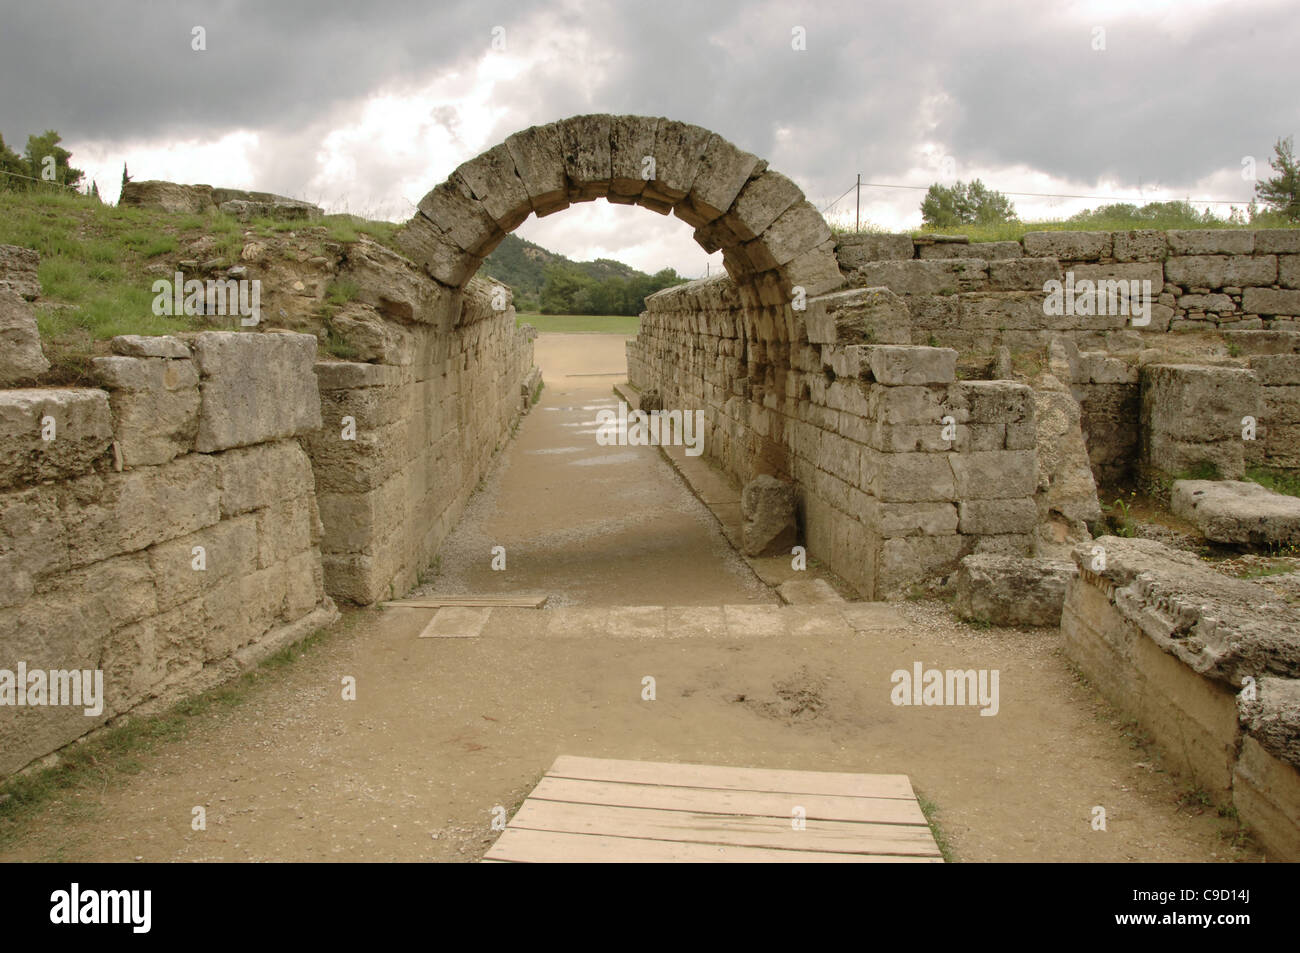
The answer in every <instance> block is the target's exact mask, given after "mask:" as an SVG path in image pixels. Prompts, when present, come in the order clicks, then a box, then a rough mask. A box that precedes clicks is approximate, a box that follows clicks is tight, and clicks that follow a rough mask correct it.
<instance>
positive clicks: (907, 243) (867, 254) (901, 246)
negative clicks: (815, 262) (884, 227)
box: [835, 233, 915, 271]
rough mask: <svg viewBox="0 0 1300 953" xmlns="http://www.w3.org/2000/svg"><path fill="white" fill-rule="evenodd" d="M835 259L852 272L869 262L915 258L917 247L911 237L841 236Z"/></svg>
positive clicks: (836, 247) (837, 240)
mask: <svg viewBox="0 0 1300 953" xmlns="http://www.w3.org/2000/svg"><path fill="white" fill-rule="evenodd" d="M835 257H836V258H837V259H838V260H839V263H840V267H841V268H843V269H844V270H845V271H851V270H852V269H854V268H859V267H861V266H862V265H865V264H866V263H867V262H869V261H886V260H898V259H907V258H914V257H915V247H914V246H913V244H912V236H911V235H877V234H872V233H865V234H856V235H840V236H837V238H836V245H835Z"/></svg>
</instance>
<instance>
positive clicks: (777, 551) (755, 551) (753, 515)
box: [740, 475, 799, 556]
mask: <svg viewBox="0 0 1300 953" xmlns="http://www.w3.org/2000/svg"><path fill="white" fill-rule="evenodd" d="M740 509H741V515H742V516H743V518H744V529H743V533H744V550H745V554H746V555H749V556H776V555H782V554H788V553H789V552H790V548H791V547H792V546H794V545H795V543H797V542H798V540H799V528H798V524H797V522H796V520H795V498H794V487H793V486H791V485H790V484H789V483H785V482H783V481H781V480H778V479H776V478H775V477H772V476H767V475H764V476H759V477H756V478H755V479H753V480H751V481H750V482H749V483H747V484H745V488H744V490H743V491H742V493H741V497H740Z"/></svg>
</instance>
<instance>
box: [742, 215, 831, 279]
mask: <svg viewBox="0 0 1300 953" xmlns="http://www.w3.org/2000/svg"><path fill="white" fill-rule="evenodd" d="M830 238H831V229H830V226H829V225H827V224H826V220H825V219H823V218H822V216H821V213H820V212H818V211H817V208H816V207H815V206H814V205H813V204H812V203H811V202H806V201H805V202H796V203H795V204H794V205H791V206H790V207H789V208H788V209H786V210H785V211H784V212H782V213H781V214H780V215H778V216H777V218H776V221H774V222H773V223H772V224H771V225H769V226H768V227H767V228H766V229H764V231H763V234H762V235H760V236H759V237H758V238H757V239H755V240H754V241H752V242H749V243H747V244H746V245H745V251H746V252H747V253H748V255H749V259H750V261H752V262H753V263H754V265H755V266H756V268H757V269H758V270H760V271H765V270H767V269H769V268H779V267H780V266H782V265H784V264H786V263H788V262H790V261H793V260H794V259H795V258H797V257H798V256H799V255H801V254H803V253H804V252H806V251H807V250H808V249H810V248H815V247H816V246H818V245H821V244H823V243H824V242H827V241H829V240H830Z"/></svg>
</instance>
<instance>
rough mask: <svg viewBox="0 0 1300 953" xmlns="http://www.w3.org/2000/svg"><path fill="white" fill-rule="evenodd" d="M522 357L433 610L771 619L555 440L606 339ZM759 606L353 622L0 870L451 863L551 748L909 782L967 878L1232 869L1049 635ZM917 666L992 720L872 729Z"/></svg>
mask: <svg viewBox="0 0 1300 953" xmlns="http://www.w3.org/2000/svg"><path fill="white" fill-rule="evenodd" d="M538 344H539V347H538V359H539V363H541V364H542V365H543V367H544V370H545V373H546V377H547V381H548V385H547V389H546V391H545V398H544V400H543V402H542V404H540V405H539V407H538V408H536V409H535V410H534V412H533V413H532V414H531V415H530V416H529V417H528V418H527V419H526V420H525V422H524V424H523V426H522V428H521V430H520V433H519V435H518V439H517V440H516V441H514V442H512V444H511V445H510V447H509V449H508V451H507V453H506V454H505V455H504V458H503V460H502V462H501V464H500V465H499V467H498V469H497V470H496V471H495V472H494V474H493V475H492V476H491V477H490V478H489V480H488V481H487V483H486V486H485V487H484V490H483V492H482V493H480V494H478V496H476V498H475V501H474V503H473V504H472V506H471V509H470V511H469V512H468V513H467V516H466V518H465V520H463V521H462V524H461V526H460V527H459V528H458V529H457V530H456V532H455V534H454V535H453V537H452V538H451V539H450V540H449V541H448V545H447V547H446V549H445V550H444V557H443V567H442V568H443V576H442V577H441V578H440V579H439V580H437V582H436V587H437V588H452V587H456V588H461V589H465V590H469V589H473V590H475V591H489V590H494V591H504V590H508V589H533V588H536V589H542V590H545V591H550V592H554V593H555V594H556V604H557V605H572V606H584V605H585V606H617V605H641V604H655V605H669V606H697V607H700V608H690V609H682V610H676V611H680V612H681V613H685V614H686V615H683V616H682V618H683V619H694V618H696V616H698V618H699V619H705V618H707V616H708V613H710V612H715V611H716V610H715V609H710V608H705V607H706V606H709V605H710V604H712V605H715V606H716V605H717V604H721V603H732V604H744V603H752V604H761V603H768V604H770V603H772V602H773V601H774V600H773V599H772V597H771V595H770V593H769V592H768V591H767V590H766V589H764V588H762V587H760V586H758V585H757V584H756V582H755V581H754V579H753V577H752V575H751V574H750V573H749V571H748V569H747V567H746V566H745V564H744V563H743V561H741V560H739V559H738V558H737V557H736V556H735V554H734V553H732V552H731V551H730V550H729V549H726V548H725V543H722V544H721V545H722V547H723V548H719V541H720V535H719V534H718V532H717V530H716V528H715V527H713V526H712V524H711V523H710V521H709V518H707V513H705V512H703V507H702V506H701V505H700V504H698V503H696V502H695V501H694V498H693V497H692V496H690V494H689V492H688V491H686V490H685V489H684V487H682V486H681V485H680V483H678V482H676V481H677V478H676V476H675V475H673V474H672V472H671V471H670V470H669V468H668V467H667V465H666V464H664V463H663V462H662V461H660V460H659V459H658V458H657V457H656V456H655V455H654V451H652V450H645V451H644V454H642V455H639V456H638V457H637V458H636V459H633V458H632V457H623V456H620V455H621V454H623V453H626V452H627V451H626V449H622V448H596V447H595V446H594V437H593V436H592V435H591V434H586V433H578V431H581V430H584V429H589V428H587V427H586V426H585V421H588V420H591V419H592V416H591V415H592V414H593V413H594V411H592V410H591V409H590V408H591V407H592V406H593V405H594V404H595V403H596V402H598V401H607V400H609V397H608V393H609V383H610V380H609V379H602V378H583V377H572V378H570V377H565V376H564V375H565V374H570V373H574V374H576V373H586V372H588V371H604V370H614V369H621V368H622V366H623V365H622V359H621V354H622V350H621V348H622V338H608V339H601V338H595V337H594V336H587V335H573V336H556V337H555V338H549V337H543V338H542V339H540V340H539V342H538ZM583 367H586V368H587V369H588V371H584V370H582V368H583ZM566 407H576V408H582V409H580V410H564V409H560V408H566ZM547 408H555V409H549V410H548V409H547ZM572 424H577V426H570V425H572ZM563 448H570V449H563ZM561 450H563V452H560V451H561ZM547 451H555V452H547ZM582 459H593V460H604V461H605V462H602V463H594V464H590V465H586V466H582V465H578V464H577V463H576V461H578V460H582ZM568 461H572V462H568ZM629 491H630V492H629ZM629 513H631V514H632V516H629V515H628V514H629ZM633 517H635V518H633ZM492 545H504V546H505V547H506V549H507V567H508V568H507V571H506V572H504V573H501V572H494V571H492V570H491V568H490V547H491V546H492ZM561 611H573V610H561ZM782 611H783V612H791V613H797V612H800V611H802V612H805V613H806V617H805V618H803V623H801V627H802V630H803V633H802V634H800V635H786V636H779V637H777V636H770V635H764V634H763V633H762V632H761V631H759V630H757V629H756V630H755V631H754V632H752V633H746V634H742V635H736V634H734V633H731V634H728V633H726V632H717V633H714V634H692V635H690V636H684V637H678V638H674V637H671V636H668V635H665V636H661V637H657V638H651V637H645V636H643V635H638V630H636V629H635V628H629V627H626V626H624V627H617V626H616V627H613V628H612V629H606V630H602V631H600V632H599V634H596V633H593V632H592V631H591V630H589V629H578V628H573V629H567V630H566V629H565V628H564V627H563V626H558V627H557V626H551V625H549V619H553V618H559V615H558V614H557V613H556V612H550V611H548V610H525V609H512V610H501V609H494V610H492V613H491V615H490V617H489V620H488V623H487V625H486V627H485V628H484V630H483V633H482V635H481V636H480V637H479V638H476V639H426V640H421V639H418V638H417V637H416V636H417V634H418V632H419V631H420V629H421V627H422V626H423V623H424V621H425V618H424V617H422V616H420V614H419V613H413V612H396V613H394V612H388V613H384V612H383V611H381V610H377V609H372V610H361V611H356V612H352V613H349V614H348V616H347V618H346V619H345V622H344V623H343V624H342V625H341V626H340V627H339V628H338V629H337V630H336V631H335V632H333V633H331V634H330V635H329V636H328V637H327V638H326V639H325V640H324V641H323V642H321V643H319V644H318V645H316V646H315V647H313V648H312V649H310V650H309V651H308V652H307V653H306V654H305V655H304V656H303V657H302V658H300V659H299V660H297V661H296V662H295V663H294V664H293V665H292V666H290V667H287V668H285V669H283V670H280V671H278V672H276V673H275V674H273V675H271V676H270V677H268V678H266V679H264V680H262V681H261V682H260V683H259V684H258V685H256V686H255V687H254V688H252V689H251V690H249V692H248V694H247V695H246V697H245V698H244V700H243V702H242V703H241V704H239V705H238V706H236V707H233V708H216V709H214V710H212V711H211V712H210V713H209V714H207V715H204V716H201V717H200V718H198V719H197V720H196V724H195V725H194V726H193V728H192V729H191V730H190V732H189V734H188V736H187V737H186V738H185V740H184V741H181V742H174V743H169V744H166V745H163V746H160V747H159V748H157V749H156V750H154V751H153V752H151V753H148V754H146V755H145V756H143V757H142V759H141V761H142V766H141V770H140V771H139V772H138V773H136V774H134V775H131V776H126V775H118V776H115V777H114V778H113V779H112V780H111V781H110V782H109V783H107V784H106V785H104V786H102V787H101V786H98V785H97V786H95V787H93V788H90V787H87V788H84V789H81V790H78V791H76V792H73V793H70V794H68V795H66V796H64V797H63V798H62V800H60V801H57V802H51V803H50V804H49V805H48V807H47V808H46V809H45V810H44V811H43V812H42V814H41V815H40V816H38V817H37V818H35V819H34V821H33V822H32V823H31V824H29V825H27V827H26V828H25V830H24V831H22V832H21V833H20V835H19V836H18V837H17V838H16V839H14V840H13V841H11V842H10V843H9V844H8V845H7V846H6V848H5V849H4V850H3V851H0V859H3V860H48V859H63V860H92V861H107V860H119V861H120V860H132V859H135V858H139V859H141V860H145V861H171V860H226V861H245V860H411V861H414V860H449V861H455V860H463V861H469V860H475V859H477V858H479V857H481V856H482V854H483V852H484V851H485V850H486V848H487V846H488V845H489V844H490V843H491V842H492V840H493V839H494V836H495V835H494V833H493V832H492V830H491V828H490V822H491V819H492V812H493V809H494V808H496V807H498V806H500V807H504V808H506V809H507V810H508V811H512V810H513V809H514V807H515V805H517V804H518V802H519V801H520V800H522V799H523V797H524V796H525V795H526V794H527V793H528V791H529V790H530V789H531V788H532V786H533V785H534V784H535V783H536V782H537V780H538V778H539V777H540V776H541V774H542V773H543V772H544V771H545V769H546V768H547V767H548V766H549V764H550V763H551V761H552V760H553V759H554V758H555V757H556V756H557V755H559V754H562V753H563V754H575V755H587V756H595V757H616V758H642V759H651V760H662V761H688V762H689V761H696V762H706V763H716V764H733V765H751V766H757V767H772V768H782V767H784V768H797V769H809V770H838V771H868V772H888V773H906V774H908V775H910V776H911V778H912V781H913V784H914V785H915V786H916V788H917V789H918V791H919V792H920V793H921V794H922V795H923V796H924V797H925V798H926V799H927V800H928V801H931V802H933V803H934V804H936V805H937V807H938V809H939V819H940V823H941V825H942V827H943V828H944V830H945V831H946V833H947V835H948V837H949V839H950V842H951V845H952V848H953V849H954V851H955V853H956V855H957V857H958V858H960V859H962V860H967V861H989V860H1091V861H1185V860H1216V859H1218V860H1223V859H1253V858H1254V857H1255V855H1254V854H1253V853H1252V852H1250V851H1243V850H1240V849H1238V848H1235V847H1233V846H1231V845H1230V843H1229V842H1228V841H1227V840H1225V839H1224V838H1223V836H1222V834H1221V832H1223V831H1226V830H1227V829H1228V827H1229V825H1228V823H1227V822H1226V821H1224V820H1223V819H1220V818H1218V817H1217V816H1216V815H1215V813H1214V811H1213V810H1212V809H1208V808H1204V807H1201V806H1199V805H1197V804H1195V803H1192V804H1189V805H1187V806H1180V803H1179V801H1180V797H1181V796H1182V795H1183V793H1184V792H1182V790H1181V789H1180V788H1179V786H1178V785H1177V784H1176V783H1175V782H1174V781H1173V780H1172V779H1171V778H1170V777H1169V776H1168V775H1166V774H1164V773H1162V771H1161V770H1160V768H1159V763H1158V759H1156V758H1155V756H1154V755H1153V754H1152V753H1151V752H1150V751H1148V750H1146V749H1144V748H1142V747H1140V746H1136V745H1135V744H1133V743H1132V742H1130V741H1129V740H1127V735H1126V730H1125V727H1124V726H1123V725H1122V724H1121V723H1120V722H1119V721H1118V720H1117V719H1116V717H1115V716H1114V715H1113V713H1111V712H1110V711H1109V709H1107V708H1106V707H1105V706H1104V705H1103V704H1102V703H1101V702H1100V701H1099V700H1098V699H1097V698H1096V697H1095V695H1094V694H1093V693H1092V692H1091V691H1090V690H1088V689H1087V687H1086V686H1084V685H1081V684H1080V683H1079V682H1078V681H1077V680H1076V679H1075V678H1074V677H1073V675H1072V674H1071V672H1070V670H1069V668H1068V666H1067V665H1066V664H1065V662H1064V660H1063V658H1062V656H1061V653H1060V651H1059V635H1058V634H1057V633H1055V632H1050V631H1042V630H1039V631H1024V632H1018V631H1009V630H1001V629H986V630H977V629H973V628H970V627H968V626H965V625H961V624H958V623H954V622H953V621H952V620H951V618H950V617H949V616H948V614H947V611H946V609H944V608H943V607H942V606H941V605H939V604H920V603H917V604H912V603H905V604H902V605H900V606H898V607H897V611H898V612H899V613H900V614H901V615H902V616H903V617H904V618H905V619H906V623H905V624H904V625H902V626H892V627H891V626H886V627H883V628H874V629H869V630H866V631H860V630H855V629H853V628H852V627H851V626H847V625H845V624H844V621H843V619H842V617H841V616H839V615H836V610H813V609H806V610H800V609H797V608H790V609H785V610H782ZM692 613H693V614H695V615H690V614H692ZM703 628H707V626H701V625H694V626H690V625H684V626H683V627H682V629H681V631H683V632H686V631H690V632H700V631H701V630H702V629H703ZM557 630H558V631H557ZM914 662H922V663H923V664H924V665H925V666H926V667H938V668H945V669H946V668H962V669H968V668H975V669H982V668H984V669H998V670H999V673H1000V710H999V713H998V714H997V715H996V716H995V717H982V716H980V715H979V713H978V711H977V709H975V708H973V707H965V708H958V707H949V708H924V707H895V706H894V705H893V704H892V703H891V700H890V694H891V688H892V685H891V683H890V674H891V673H892V672H893V671H895V670H897V669H911V667H912V665H913V663H914ZM646 675H652V676H654V678H655V679H656V684H657V698H656V700H654V701H643V700H642V698H641V688H642V678H643V677H644V676H646ZM347 676H351V677H354V678H355V679H356V685H357V694H356V700H355V701H346V700H344V699H343V697H342V691H341V682H342V680H343V679H344V678H345V677H347ZM195 806H204V807H205V808H206V811H207V829H206V830H205V831H194V830H192V829H191V818H192V816H193V815H192V811H193V808H194V807H195ZM1095 806H1103V807H1105V809H1106V815H1107V830H1106V831H1104V832H1101V831H1094V830H1093V829H1092V826H1091V824H1090V821H1091V819H1092V812H1093V808H1094V807H1095Z"/></svg>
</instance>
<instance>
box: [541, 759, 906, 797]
mask: <svg viewBox="0 0 1300 953" xmlns="http://www.w3.org/2000/svg"><path fill="white" fill-rule="evenodd" d="M546 774H547V775H548V776H549V777H555V778H574V779H577V780H582V781H619V782H624V783H632V784H659V785H666V786H669V787H697V788H722V789H725V790H728V791H768V792H773V793H777V794H826V795H840V796H847V797H888V798H912V799H915V795H914V794H913V793H912V783H911V782H910V781H908V779H907V775H905V774H847V773H842V772H835V771H773V770H768V769H765V768H729V767H721V766H718V765H710V764H670V763H667V762H659V761H623V760H618V759H615V758H578V757H575V756H573V755H560V756H559V757H558V758H556V759H555V763H554V764H552V765H551V769H550V770H549V771H547V772H546Z"/></svg>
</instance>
